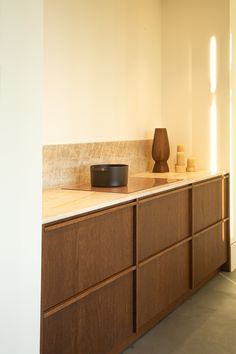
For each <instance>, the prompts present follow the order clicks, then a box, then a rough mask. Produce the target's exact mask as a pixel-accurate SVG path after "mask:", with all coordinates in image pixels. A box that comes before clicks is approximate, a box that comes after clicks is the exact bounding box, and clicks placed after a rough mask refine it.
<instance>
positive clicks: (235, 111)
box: [230, 0, 236, 269]
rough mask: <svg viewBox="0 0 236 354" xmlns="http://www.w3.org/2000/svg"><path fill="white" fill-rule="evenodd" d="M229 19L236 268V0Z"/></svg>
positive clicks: (234, 264)
mask: <svg viewBox="0 0 236 354" xmlns="http://www.w3.org/2000/svg"><path fill="white" fill-rule="evenodd" d="M230 13H231V19H230V27H231V28H230V30H231V35H232V67H231V75H230V86H231V105H232V106H231V107H232V111H231V141H230V143H231V144H230V145H231V156H230V158H231V163H230V175H231V186H230V192H231V199H230V202H231V217H230V221H231V229H230V233H231V243H232V246H231V250H232V252H231V260H232V269H235V268H236V219H235V212H236V186H235V178H236V163H235V161H236V18H235V16H236V0H231V12H230Z"/></svg>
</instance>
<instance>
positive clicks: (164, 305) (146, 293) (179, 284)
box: [138, 242, 191, 327]
mask: <svg viewBox="0 0 236 354" xmlns="http://www.w3.org/2000/svg"><path fill="white" fill-rule="evenodd" d="M190 259H191V257H190V243H189V242H186V243H184V244H182V245H180V246H178V247H176V248H174V249H172V250H170V251H168V252H166V253H164V254H163V255H161V256H160V257H158V258H156V259H154V260H152V261H150V262H149V263H147V264H144V265H143V266H142V267H141V268H140V270H139V280H138V321H139V327H141V326H142V325H144V324H145V323H147V322H148V321H150V320H152V319H153V318H154V317H156V316H158V315H159V314H160V313H161V312H163V311H165V310H167V309H168V308H169V307H170V306H171V305H173V304H174V303H175V302H176V301H177V300H178V299H180V298H181V297H182V296H183V295H184V294H186V293H187V292H188V291H189V290H190V269H191V268H190Z"/></svg>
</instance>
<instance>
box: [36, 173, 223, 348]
mask: <svg viewBox="0 0 236 354" xmlns="http://www.w3.org/2000/svg"><path fill="white" fill-rule="evenodd" d="M228 193H229V179H228V178H227V177H226V178H214V179H211V180H207V181H204V182H201V183H196V184H195V183H194V184H193V185H188V186H186V187H183V188H179V189H175V190H171V191H169V192H166V193H162V194H159V195H155V196H150V197H147V198H142V199H137V200H134V201H132V202H130V203H127V204H124V205H120V206H117V207H114V208H108V209H106V210H101V211H98V212H94V213H91V214H88V215H84V216H80V217H77V218H72V219H71V220H64V221H62V222H58V223H52V224H48V225H46V226H45V227H44V228H43V259H42V267H43V274H42V332H41V354H109V353H119V352H120V351H122V350H123V349H124V348H125V347H126V346H127V345H128V344H130V343H131V342H132V341H134V340H135V339H137V338H138V337H139V336H141V335H142V334H143V333H144V332H145V331H146V330H147V329H149V328H151V326H153V325H154V324H155V323H156V322H157V321H158V320H160V319H161V318H163V317H164V316H165V315H166V314H167V313H169V312H170V311H171V310H172V309H173V308H175V307H176V306H177V305H178V304H179V303H181V302H182V301H183V300H184V299H185V298H186V297H187V296H189V295H190V294H192V293H193V292H194V291H195V290H196V289H197V288H198V287H199V286H200V285H201V284H203V282H204V281H206V279H208V278H209V277H210V276H211V275H212V274H214V272H216V271H217V270H219V269H220V267H221V266H222V265H223V264H224V263H226V262H227V258H228V247H229V197H228Z"/></svg>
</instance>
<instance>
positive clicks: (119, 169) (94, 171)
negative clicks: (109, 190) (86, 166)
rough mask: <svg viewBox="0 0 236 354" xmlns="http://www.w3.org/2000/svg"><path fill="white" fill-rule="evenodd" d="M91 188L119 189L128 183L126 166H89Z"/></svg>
mask: <svg viewBox="0 0 236 354" xmlns="http://www.w3.org/2000/svg"><path fill="white" fill-rule="evenodd" d="M90 178H91V186H92V187H121V186H127V183H128V165H125V164H101V165H92V166H90Z"/></svg>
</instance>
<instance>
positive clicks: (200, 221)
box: [193, 178, 223, 233]
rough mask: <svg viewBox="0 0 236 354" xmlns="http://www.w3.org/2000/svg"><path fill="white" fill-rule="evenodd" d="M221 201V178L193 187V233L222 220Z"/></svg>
mask: <svg viewBox="0 0 236 354" xmlns="http://www.w3.org/2000/svg"><path fill="white" fill-rule="evenodd" d="M222 200H223V199H222V178H217V179H213V180H210V181H206V182H203V183H198V184H196V185H194V187H193V220H194V233H196V232H199V231H201V230H203V229H205V228H206V227H208V226H210V225H213V224H215V223H216V222H217V221H220V220H221V219H222Z"/></svg>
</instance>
